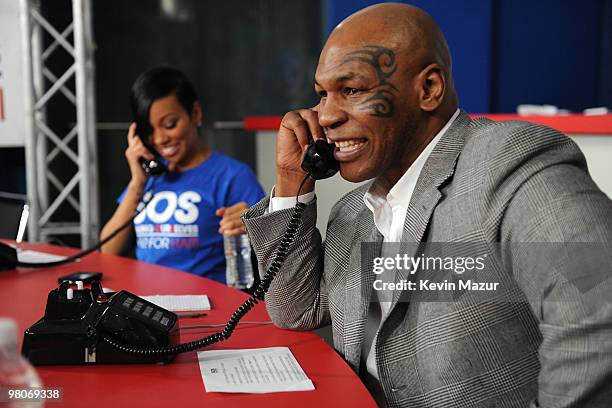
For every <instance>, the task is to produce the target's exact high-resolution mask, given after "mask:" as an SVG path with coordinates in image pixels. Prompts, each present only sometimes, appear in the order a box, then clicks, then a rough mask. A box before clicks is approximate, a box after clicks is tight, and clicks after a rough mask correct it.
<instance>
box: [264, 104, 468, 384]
mask: <svg viewBox="0 0 612 408" xmlns="http://www.w3.org/2000/svg"><path fill="white" fill-rule="evenodd" d="M458 115H459V109H457V111H455V113H454V114H453V116H452V117H451V118H450V120H449V121H448V122H447V123H446V125H444V127H443V128H442V129H440V131H439V132H438V134H437V135H436V136H435V137H434V138H433V139H432V140H431V141H430V142H429V144H428V145H427V146H426V147H425V149H423V151H422V152H421V154H420V155H419V157H417V159H416V160H415V161H414V163H412V165H411V166H410V167H409V168H408V170H407V171H406V172H405V173H404V175H403V176H402V177H401V178H400V179H399V180H398V181H397V183H395V185H394V186H392V187H391V188H390V189H389V188H388V186H384V185H383V184H382V183H381V182H374V183H373V184H372V186H371V187H370V189H369V190H368V191H367V192H366V193H365V195H364V197H363V201H364V203H365V205H366V207H368V209H369V210H370V211H372V215H373V217H374V225H376V229H378V231H379V232H380V233H381V234H382V236H383V238H384V239H383V243H386V242H400V241H401V240H402V232H403V229H404V221H405V219H406V211H407V210H408V205H409V204H410V199H411V198H412V193H413V192H414V188H415V187H416V183H417V180H418V178H419V175H420V174H421V170H422V169H423V166H424V165H425V162H426V161H427V159H428V158H429V155H430V154H431V152H432V151H433V149H434V147H436V144H437V143H438V141H439V140H440V138H441V137H442V135H444V133H446V131H447V130H448V128H449V127H450V126H451V124H452V123H453V121H454V120H455V118H456V117H457V116H458ZM270 197H271V199H270V205H269V207H268V212H273V211H279V210H284V209H288V208H292V207H293V206H294V205H295V197H274V188H272V192H271V194H270ZM313 199H314V191H312V192H309V193H306V194H303V195H300V196H299V200H300V201H301V202H303V203H308V202H310V201H312V200H313ZM385 248H387V251H386V250H385ZM391 249H395V248H394V247H393V246H385V245H383V250H382V254H381V256H383V257H384V256H395V253H393V254H391V253H389V254H386V252H388V251H390V250H391ZM380 279H382V280H383V281H385V282H386V281H389V282H393V281H394V280H395V273H394V272H390V273H389V274H386V275H385V273H383V274H382V275H381V276H380ZM375 293H376V292H375ZM377 295H378V296H379V299H378V300H379V302H378V304H379V305H380V315H381V316H380V320H379V321H378V322H377V323H378V328H379V329H380V322H381V321H382V320H384V318H385V316H386V315H387V314H388V313H389V308H390V307H391V298H390V297H391V293H390V292H389V291H381V292H379V293H377ZM372 301H374V302H375V301H376V299H373V300H372ZM372 306H375V305H374V304H372ZM376 333H378V330H376ZM368 335H370V336H372V334H368V333H365V336H366V337H367V336H368ZM364 344H370V342H364ZM375 345H376V337H375V336H374V339H373V341H371V346H370V348H369V350H363V351H362V354H363V357H365V361H366V368H367V371H368V373H370V374H371V375H372V376H373V377H374V378H376V379H377V380H380V378H379V377H378V369H377V368H376V354H375V353H376V352H375Z"/></svg>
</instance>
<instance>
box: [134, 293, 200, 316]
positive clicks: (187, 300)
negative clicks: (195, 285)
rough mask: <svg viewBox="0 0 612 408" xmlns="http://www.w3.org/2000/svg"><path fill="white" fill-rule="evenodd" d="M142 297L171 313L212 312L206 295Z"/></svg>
mask: <svg viewBox="0 0 612 408" xmlns="http://www.w3.org/2000/svg"><path fill="white" fill-rule="evenodd" d="M141 297H142V298H143V299H145V300H148V301H149V302H151V303H155V304H156V305H157V306H159V307H163V308H164V309H166V310H169V311H171V312H189V311H196V310H210V301H209V300H208V296H206V295H155V296H141Z"/></svg>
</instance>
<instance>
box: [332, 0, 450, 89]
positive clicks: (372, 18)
mask: <svg viewBox="0 0 612 408" xmlns="http://www.w3.org/2000/svg"><path fill="white" fill-rule="evenodd" d="M368 44H380V45H383V46H384V47H386V48H388V49H390V50H392V51H393V52H394V54H395V55H396V56H397V57H398V58H402V59H403V60H404V67H403V68H404V69H410V70H418V69H421V68H424V67H426V66H428V65H430V64H437V65H439V66H440V68H441V70H442V71H443V73H444V75H445V77H446V87H447V89H446V91H447V96H448V97H449V99H453V100H454V99H456V97H455V95H454V87H453V83H452V70H451V56H450V52H449V49H448V45H447V43H446V39H445V38H444V34H442V31H441V30H440V27H438V25H437V24H436V22H435V21H434V20H433V19H432V18H431V16H430V15H429V14H427V13H426V12H424V11H423V10H421V9H419V8H417V7H414V6H410V5H407V4H402V3H382V4H376V5H373V6H370V7H367V8H365V9H362V10H360V11H358V12H356V13H354V14H352V15H351V16H349V17H347V18H346V19H345V20H344V21H342V22H341V23H340V24H338V26H337V27H336V28H335V29H334V30H333V31H332V33H331V35H330V36H329V38H328V40H327V42H326V44H325V47H324V48H323V51H322V53H321V57H323V56H324V55H326V53H329V52H332V53H334V52H339V51H340V50H342V49H346V48H347V47H360V46H365V45H368ZM340 52H341V51H340Z"/></svg>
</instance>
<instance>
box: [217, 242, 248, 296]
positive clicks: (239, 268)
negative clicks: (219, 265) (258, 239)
mask: <svg viewBox="0 0 612 408" xmlns="http://www.w3.org/2000/svg"><path fill="white" fill-rule="evenodd" d="M223 248H224V250H225V279H226V281H227V286H230V287H232V288H235V289H249V288H250V287H251V286H253V282H254V281H255V275H253V265H252V264H251V245H250V243H249V237H248V236H247V235H246V234H244V235H239V236H235V237H223Z"/></svg>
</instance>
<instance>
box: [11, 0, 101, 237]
mask: <svg viewBox="0 0 612 408" xmlns="http://www.w3.org/2000/svg"><path fill="white" fill-rule="evenodd" d="M20 2H21V3H20V7H21V13H20V14H21V27H22V45H23V54H24V57H23V66H24V69H25V70H26V72H25V75H24V82H25V92H26V95H25V98H24V99H25V108H26V109H25V110H26V122H27V123H26V138H25V141H26V143H25V145H26V177H27V195H28V200H29V203H30V220H31V222H30V223H29V225H28V235H29V236H28V240H29V241H32V242H37V241H43V242H48V241H50V240H52V239H53V238H55V237H57V236H61V235H68V234H70V235H72V234H77V235H80V237H81V246H82V247H89V246H91V245H92V244H93V243H95V242H96V241H97V236H98V232H99V199H98V170H97V169H98V166H97V147H96V129H95V122H96V120H95V93H94V56H93V49H94V45H93V36H92V30H91V13H90V10H91V6H90V0H62V2H61V3H65V7H66V8H67V9H68V8H69V7H71V8H72V22H70V23H69V24H68V25H67V26H66V27H64V28H63V29H58V28H56V27H54V25H53V24H52V23H51V22H50V21H49V19H48V18H45V16H43V13H42V12H41V2H40V0H20ZM58 3H60V2H58V1H56V0H53V6H54V7H58ZM60 7H61V6H60ZM57 53H65V54H67V56H68V59H66V55H61V56H60V57H61V58H59V59H57V58H56V59H55V62H54V63H50V62H51V59H52V58H53V57H58V56H57ZM62 58H63V59H62ZM58 60H60V61H69V62H68V63H67V64H65V65H66V66H65V67H64V66H63V64H61V63H58V62H57V61H58ZM58 65H59V66H60V67H61V69H63V71H62V72H59V73H54V70H55V71H56V72H57V71H58ZM62 98H64V100H60V99H62ZM66 101H67V102H68V104H67V103H66ZM54 104H60V105H55V106H54ZM65 105H68V106H70V107H73V108H74V112H71V113H70V115H71V118H72V119H70V120H68V121H65V120H63V119H62V121H63V122H67V123H59V122H60V121H59V120H58V119H57V118H54V117H51V114H50V113H51V112H55V111H57V109H55V110H53V108H54V107H57V106H62V108H61V109H62V110H64V109H63V107H64V106H65ZM70 109H72V108H70ZM72 114H74V115H73V116H72ZM63 117H64V115H62V118H63Z"/></svg>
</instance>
